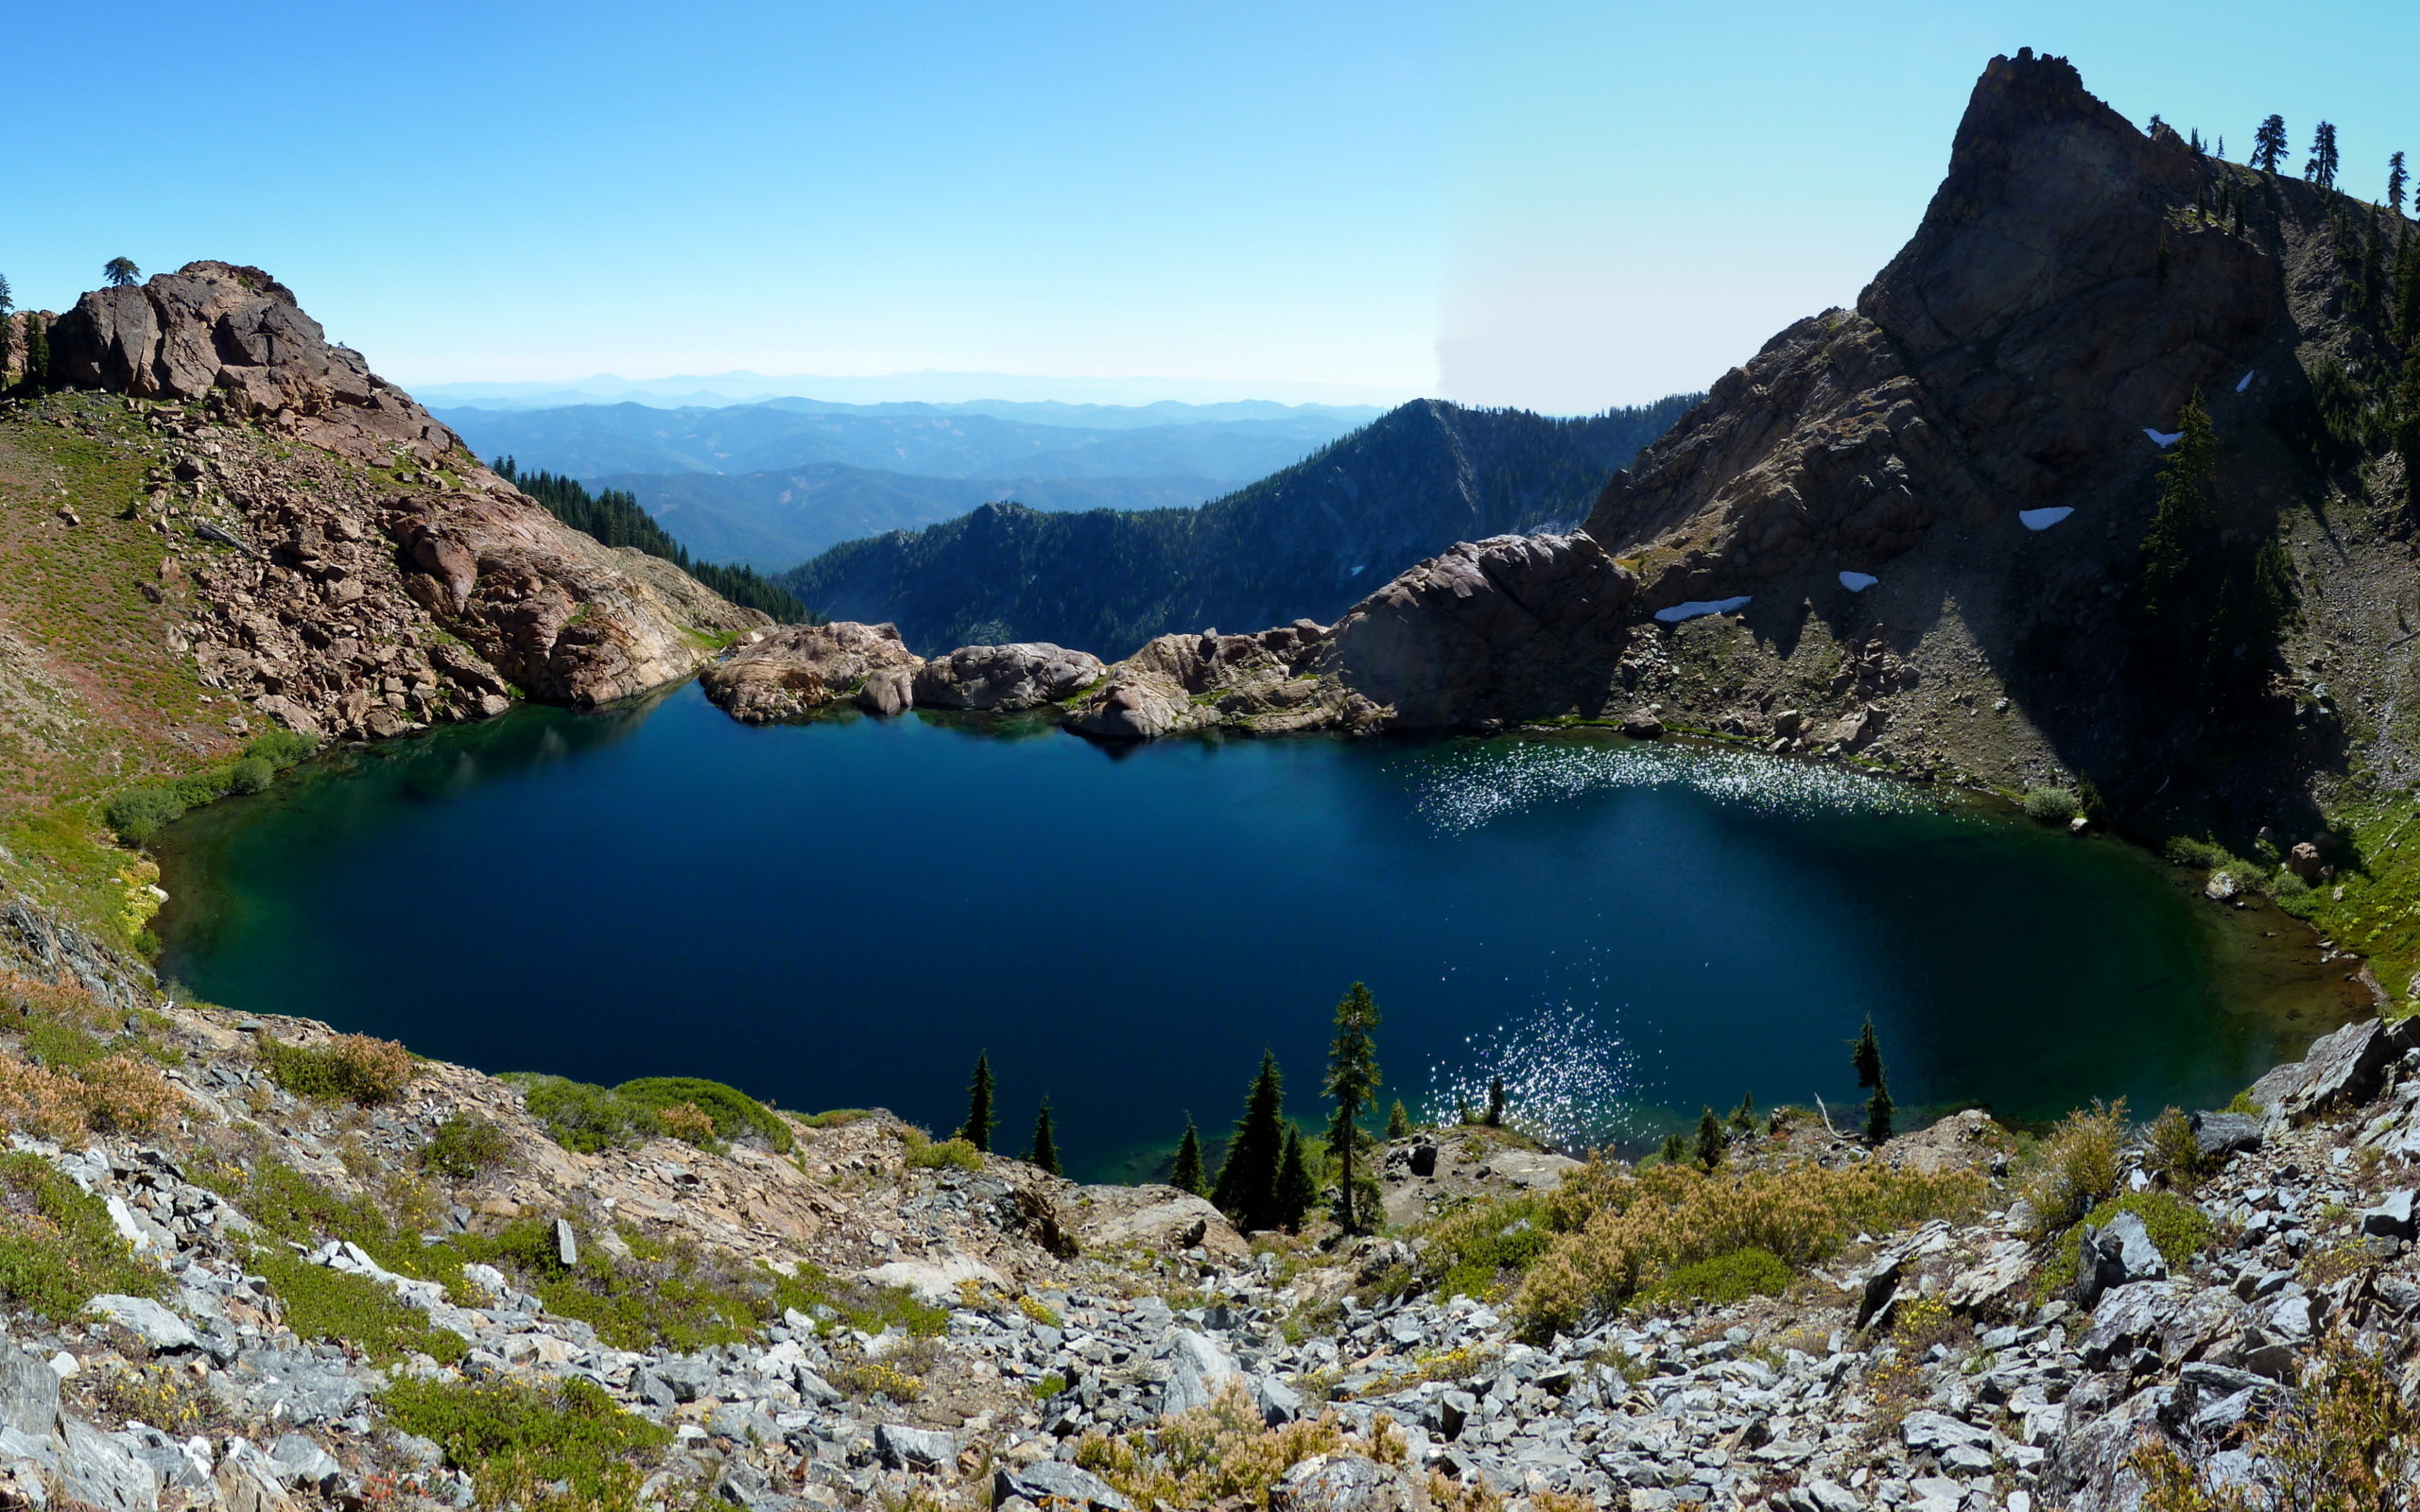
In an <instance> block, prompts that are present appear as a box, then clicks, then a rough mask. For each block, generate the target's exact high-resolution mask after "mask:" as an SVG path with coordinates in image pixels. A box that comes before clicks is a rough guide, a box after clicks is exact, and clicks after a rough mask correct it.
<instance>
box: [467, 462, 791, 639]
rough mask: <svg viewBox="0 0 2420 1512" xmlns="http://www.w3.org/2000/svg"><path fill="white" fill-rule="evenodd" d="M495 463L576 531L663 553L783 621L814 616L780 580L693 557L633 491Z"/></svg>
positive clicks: (718, 589) (750, 606)
mask: <svg viewBox="0 0 2420 1512" xmlns="http://www.w3.org/2000/svg"><path fill="white" fill-rule="evenodd" d="M493 466H494V468H495V472H496V475H497V476H498V477H501V478H503V479H504V480H505V481H506V482H507V483H510V484H511V485H512V486H513V487H514V488H516V489H519V490H521V491H522V492H524V493H526V494H527V495H529V497H531V498H533V499H535V500H537V501H538V502H539V503H540V504H543V505H544V506H545V507H546V508H547V510H548V512H550V513H552V514H553V515H554V517H555V518H556V519H558V520H561V521H562V523H563V524H567V525H569V526H571V527H572V528H573V529H574V530H579V531H584V532H586V533H587V534H589V535H591V536H594V537H596V539H597V540H598V541H602V542H603V543H604V544H606V545H608V546H631V547H635V548H636V549H638V550H640V551H643V552H646V553H647V554H648V556H650V557H661V558H664V559H665V560H666V561H668V562H670V563H672V564H673V565H674V566H676V567H678V568H680V569H681V570H682V571H683V572H685V573H687V574H688V575H689V576H692V577H694V578H696V579H697V580H698V581H700V582H701V583H703V584H705V585H706V586H707V587H708V588H711V589H713V590H714V591H715V592H716V593H720V594H721V595H722V596H723V597H725V598H727V599H729V600H730V601H731V602H733V603H735V604H737V605H739V606H740V607H741V608H743V609H752V610H763V611H764V612H765V613H768V614H770V615H771V616H772V617H773V618H775V619H777V620H779V621H781V622H782V623H783V624H785V625H797V624H801V623H804V622H805V621H807V620H808V619H810V618H811V617H812V616H811V615H810V614H809V613H808V611H807V608H806V606H805V605H804V603H802V602H800V600H799V598H798V596H797V595H796V594H794V593H791V592H790V591H789V590H788V589H786V588H784V587H782V586H781V585H780V584H778V583H772V582H768V581H766V579H765V578H763V577H762V576H758V575H757V573H756V570H755V569H754V568H752V567H748V566H744V565H739V564H733V565H730V566H725V565H722V564H721V563H718V562H710V561H692V560H691V559H690V558H689V551H688V548H687V547H685V546H683V545H682V544H681V543H680V542H679V541H675V540H673V539H672V538H671V537H670V536H668V535H666V534H665V531H664V527H663V526H662V525H660V524H656V523H655V517H654V516H653V515H650V514H648V512H647V511H646V510H645V509H642V508H640V507H639V501H638V499H637V498H636V497H635V496H634V495H632V494H630V493H626V492H624V491H622V490H619V489H606V490H601V491H599V492H596V493H591V492H589V491H588V489H587V487H586V486H585V485H584V484H582V483H581V482H580V481H579V479H577V478H570V477H564V476H562V475H561V474H560V473H555V472H543V471H542V472H522V471H521V470H520V469H519V467H518V466H517V465H516V464H515V462H514V460H513V459H512V458H511V457H509V456H499V457H497V458H496V459H495V462H494V464H493Z"/></svg>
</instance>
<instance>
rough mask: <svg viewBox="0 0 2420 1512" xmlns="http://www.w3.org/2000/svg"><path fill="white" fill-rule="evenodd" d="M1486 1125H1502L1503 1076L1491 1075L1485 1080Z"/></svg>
mask: <svg viewBox="0 0 2420 1512" xmlns="http://www.w3.org/2000/svg"><path fill="white" fill-rule="evenodd" d="M1487 1126H1488V1127H1490V1128H1502V1127H1503V1126H1504V1078H1503V1077H1501V1076H1491V1077H1489V1078H1488V1082H1487Z"/></svg>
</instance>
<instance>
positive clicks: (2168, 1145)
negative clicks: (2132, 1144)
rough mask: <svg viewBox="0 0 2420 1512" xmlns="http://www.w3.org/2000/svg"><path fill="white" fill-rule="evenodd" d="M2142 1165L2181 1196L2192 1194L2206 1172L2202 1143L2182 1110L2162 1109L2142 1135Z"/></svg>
mask: <svg viewBox="0 0 2420 1512" xmlns="http://www.w3.org/2000/svg"><path fill="white" fill-rule="evenodd" d="M2143 1143H2144V1146H2145V1148H2144V1158H2143V1164H2144V1165H2145V1166H2146V1167H2148V1168H2149V1169H2150V1171H2151V1173H2152V1175H2153V1176H2156V1177H2159V1178H2160V1179H2162V1180H2163V1181H2166V1182H2167V1183H2168V1184H2169V1186H2171V1187H2174V1188H2175V1189H2176V1190H2177V1191H2179V1192H2190V1191H2192V1190H2193V1188H2194V1187H2195V1186H2196V1185H2198V1184H2199V1183H2200V1182H2201V1179H2202V1177H2203V1176H2204V1174H2205V1172H2206V1170H2207V1162H2206V1161H2205V1160H2204V1159H2203V1155H2202V1141H2201V1138H2200V1136H2198V1135H2196V1134H2195V1133H2194V1132H2193V1121H2192V1120H2191V1119H2189V1118H2187V1117H2186V1116H2185V1112H2184V1110H2183V1109H2182V1108H2166V1109H2163V1110H2162V1111H2161V1113H2160V1115H2159V1117H2157V1118H2155V1119H2152V1122H2151V1126H2150V1127H2149V1128H2146V1129H2145V1130H2144V1131H2143Z"/></svg>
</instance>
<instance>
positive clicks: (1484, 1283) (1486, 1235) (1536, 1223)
mask: <svg viewBox="0 0 2420 1512" xmlns="http://www.w3.org/2000/svg"><path fill="white" fill-rule="evenodd" d="M1553 1238H1554V1235H1553V1233H1552V1232H1551V1231H1550V1230H1549V1229H1547V1215H1546V1203H1545V1201H1544V1199H1542V1198H1539V1197H1534V1196H1525V1197H1504V1198H1499V1199H1496V1200H1495V1201H1491V1202H1476V1203H1473V1204H1471V1205H1470V1206H1469V1207H1466V1208H1464V1209H1462V1210H1461V1211H1458V1212H1455V1213H1452V1214H1450V1215H1449V1216H1447V1217H1446V1218H1445V1219H1444V1220H1443V1221H1442V1222H1440V1223H1439V1224H1438V1225H1437V1227H1436V1229H1433V1230H1432V1231H1431V1232H1430V1234H1429V1236H1428V1249H1427V1263H1428V1268H1429V1270H1430V1271H1431V1272H1432V1273H1433V1274H1434V1275H1435V1276H1436V1278H1437V1280H1436V1281H1435V1283H1434V1285H1433V1286H1432V1287H1431V1288H1430V1289H1431V1290H1433V1291H1434V1292H1435V1293H1436V1294H1437V1295H1438V1296H1439V1297H1472V1298H1475V1299H1477V1300H1478V1301H1482V1302H1483V1301H1488V1300H1490V1299H1492V1298H1494V1297H1497V1296H1499V1295H1501V1294H1502V1293H1503V1292H1504V1291H1505V1289H1506V1288H1507V1287H1508V1286H1509V1285H1510V1284H1511V1283H1513V1282H1515V1281H1517V1280H1520V1278H1521V1277H1522V1276H1523V1275H1524V1274H1526V1273H1527V1272H1528V1270H1529V1268H1530V1266H1531V1265H1533V1264H1535V1263H1537V1259H1538V1257H1539V1256H1540V1255H1542V1254H1544V1253H1546V1248H1547V1244H1548V1243H1549V1242H1550V1241H1551V1240H1552V1239H1553Z"/></svg>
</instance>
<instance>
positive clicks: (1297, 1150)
mask: <svg viewBox="0 0 2420 1512" xmlns="http://www.w3.org/2000/svg"><path fill="white" fill-rule="evenodd" d="M1318 1196H1319V1193H1318V1192H1316V1191H1315V1190H1313V1189H1312V1186H1311V1171H1310V1167H1309V1166H1307V1165H1305V1164H1304V1163H1303V1131H1302V1130H1301V1129H1298V1128H1296V1127H1295V1126H1294V1125H1291V1124H1288V1125H1286V1148H1285V1151H1284V1153H1283V1154H1281V1155H1280V1156H1279V1157H1278V1159H1277V1179H1276V1181H1275V1183H1274V1184H1273V1187H1272V1189H1271V1208H1272V1209H1273V1211H1272V1212H1271V1223H1270V1227H1271V1228H1272V1229H1278V1228H1283V1229H1300V1228H1302V1227H1303V1220H1304V1219H1305V1218H1307V1217H1309V1216H1310V1211H1311V1203H1312V1201H1313V1200H1314V1199H1315V1198H1317V1197H1318Z"/></svg>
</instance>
